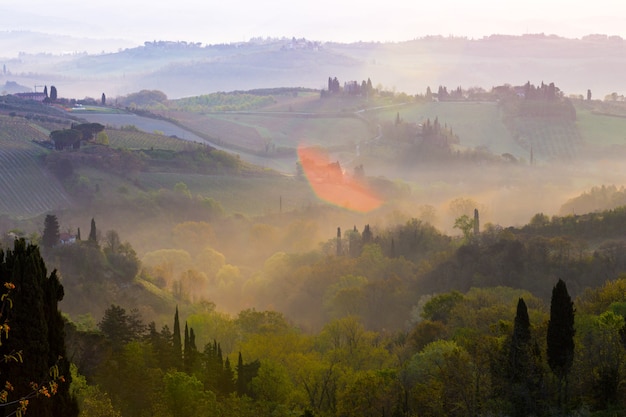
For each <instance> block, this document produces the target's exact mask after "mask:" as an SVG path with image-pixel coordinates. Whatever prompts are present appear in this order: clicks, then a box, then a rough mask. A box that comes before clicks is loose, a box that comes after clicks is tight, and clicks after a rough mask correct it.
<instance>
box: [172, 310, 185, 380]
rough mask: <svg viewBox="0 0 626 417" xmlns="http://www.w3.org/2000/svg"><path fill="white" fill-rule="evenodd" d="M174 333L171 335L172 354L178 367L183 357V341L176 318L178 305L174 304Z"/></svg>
mask: <svg viewBox="0 0 626 417" xmlns="http://www.w3.org/2000/svg"><path fill="white" fill-rule="evenodd" d="M173 332H174V334H173V335H172V338H173V339H172V340H173V345H174V356H175V359H174V361H175V363H176V368H178V369H180V366H181V363H182V357H183V342H182V340H181V337H180V320H179V318H178V306H176V313H175V314H174V331H173Z"/></svg>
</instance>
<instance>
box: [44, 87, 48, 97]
mask: <svg viewBox="0 0 626 417" xmlns="http://www.w3.org/2000/svg"><path fill="white" fill-rule="evenodd" d="M43 95H44V96H46V98H48V86H47V85H44V86H43Z"/></svg>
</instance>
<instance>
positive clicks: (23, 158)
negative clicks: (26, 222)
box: [0, 116, 71, 218]
mask: <svg viewBox="0 0 626 417" xmlns="http://www.w3.org/2000/svg"><path fill="white" fill-rule="evenodd" d="M33 139H36V140H46V139H47V135H46V134H44V132H42V131H41V130H40V129H37V128H35V127H33V126H32V125H31V124H30V123H28V122H27V121H25V120H24V119H18V118H8V117H1V116H0V214H7V215H10V216H15V217H19V218H25V217H33V216H36V215H39V214H43V213H46V212H48V211H51V210H58V209H63V208H67V207H69V206H70V205H71V199H70V196H69V195H68V194H67V193H66V192H65V190H64V188H63V186H62V185H61V183H60V182H59V181H58V180H57V178H55V177H54V176H53V175H52V174H51V173H49V172H48V171H46V170H45V169H44V168H43V167H42V166H41V163H40V156H41V155H42V154H43V153H44V152H46V150H45V149H44V148H42V147H40V146H39V145H37V144H35V143H34V142H33V141H32V140H33Z"/></svg>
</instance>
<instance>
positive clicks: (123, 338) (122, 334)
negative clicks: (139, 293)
mask: <svg viewBox="0 0 626 417" xmlns="http://www.w3.org/2000/svg"><path fill="white" fill-rule="evenodd" d="M98 328H99V329H100V331H101V332H102V333H104V335H105V336H106V337H107V339H108V340H109V341H110V342H111V344H112V345H113V348H114V349H115V350H118V351H119V350H121V349H122V348H123V347H124V345H125V344H127V343H129V342H132V341H134V340H139V339H140V338H141V337H142V336H143V334H144V333H145V326H144V325H143V323H142V321H141V317H140V315H139V311H138V310H137V309H133V310H131V311H130V314H127V313H126V310H125V309H123V308H122V307H120V306H118V305H113V304H112V305H111V306H110V307H109V308H108V309H106V310H105V312H104V316H103V317H102V320H101V321H100V323H98Z"/></svg>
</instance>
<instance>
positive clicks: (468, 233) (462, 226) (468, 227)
mask: <svg viewBox="0 0 626 417" xmlns="http://www.w3.org/2000/svg"><path fill="white" fill-rule="evenodd" d="M454 228H455V229H459V230H460V231H461V232H463V240H464V242H465V243H468V242H469V241H470V240H471V239H472V231H473V230H474V219H470V217H469V216H468V215H467V214H464V215H462V216H460V217H457V218H456V219H455V220H454Z"/></svg>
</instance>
